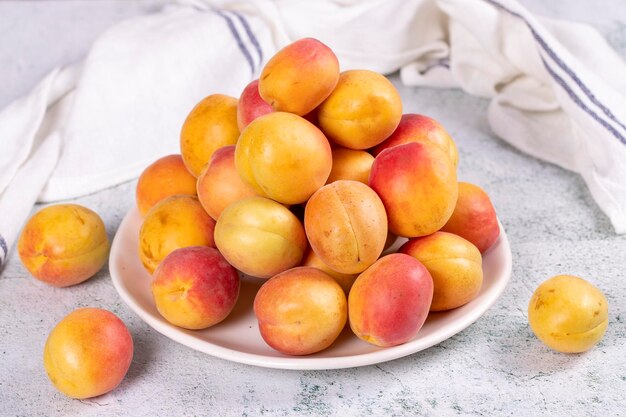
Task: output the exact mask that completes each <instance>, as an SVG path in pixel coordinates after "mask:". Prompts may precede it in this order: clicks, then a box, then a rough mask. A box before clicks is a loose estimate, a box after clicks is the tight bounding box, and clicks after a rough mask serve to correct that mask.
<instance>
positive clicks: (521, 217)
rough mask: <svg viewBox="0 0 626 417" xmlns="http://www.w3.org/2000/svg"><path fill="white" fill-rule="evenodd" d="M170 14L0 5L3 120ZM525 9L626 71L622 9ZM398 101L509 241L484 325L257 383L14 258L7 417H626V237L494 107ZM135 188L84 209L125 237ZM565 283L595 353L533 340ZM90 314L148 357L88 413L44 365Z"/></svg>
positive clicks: (4, 375)
mask: <svg viewBox="0 0 626 417" xmlns="http://www.w3.org/2000/svg"><path fill="white" fill-rule="evenodd" d="M162 3H163V1H144V2H137V1H133V2H121V1H91V2H80V1H74V2H69V1H62V2H6V1H5V2H0V62H1V63H2V65H1V66H0V86H1V88H0V107H3V106H4V105H6V104H7V103H8V102H10V101H11V100H13V99H14V98H16V97H17V96H19V95H20V94H23V93H25V92H27V91H28V90H29V89H30V88H31V86H32V85H33V84H34V83H35V82H36V81H37V80H38V79H39V78H40V77H41V76H42V75H43V74H45V73H46V72H47V71H48V69H50V68H51V67H52V66H53V65H56V64H59V63H67V62H71V61H73V60H75V59H78V58H79V57H80V56H82V54H83V53H84V52H85V50H86V48H87V47H88V45H89V44H90V42H91V41H92V40H93V39H94V37H95V36H96V35H97V34H98V33H100V32H101V31H102V30H103V29H105V28H106V27H108V26H109V25H111V24H113V23H114V22H116V21H119V20H121V19H124V18H126V17H129V16H132V15H135V14H139V13H145V12H147V11H150V10H154V9H155V8H158V6H159V5H160V4H162ZM522 3H523V4H526V5H527V6H528V7H529V8H530V10H532V11H534V12H536V13H540V14H545V15H548V16H554V17H557V16H558V17H562V18H568V19H573V20H578V21H582V22H587V23H591V24H593V25H594V26H596V27H597V28H598V29H599V30H600V31H601V32H602V33H604V35H605V36H606V37H607V39H608V40H609V42H610V43H611V44H612V45H613V46H614V47H615V48H616V49H617V50H618V51H619V52H620V53H621V55H622V56H624V57H626V6H624V3H623V0H602V1H595V2H590V1H585V0H578V1H573V0H570V1H565V0H562V1H553V2H546V4H544V2H542V1H541V0H523V1H522ZM393 80H394V82H396V84H398V80H397V78H393ZM400 91H401V94H402V97H403V99H404V102H405V107H406V111H410V112H420V113H424V114H428V115H430V116H433V117H435V118H436V119H439V120H440V121H441V122H442V123H443V124H444V125H445V126H446V127H447V128H448V130H449V131H450V133H451V134H452V136H453V137H454V138H455V139H456V141H457V144H458V146H459V151H460V154H461V161H460V165H459V177H460V179H462V180H466V181H470V182H475V183H477V184H480V185H481V186H483V187H484V188H485V189H486V190H487V191H488V192H489V194H490V195H491V197H492V199H493V201H494V203H495V206H496V209H497V211H498V214H499V216H500V219H501V220H502V222H503V224H504V226H505V228H506V230H507V233H508V236H509V239H510V241H511V247H512V250H513V257H514V261H513V262H514V263H513V277H512V280H511V283H510V285H509V287H508V288H507V289H506V291H505V292H504V294H503V296H502V297H501V298H500V300H499V301H498V302H497V303H496V304H495V306H494V307H493V308H491V309H490V310H489V311H488V312H487V313H486V314H485V315H484V316H483V317H482V318H481V319H479V320H478V321H477V322H476V323H475V324H473V325H472V326H470V327H469V328H468V329H466V330H464V331H463V332H461V333H459V334H457V335H456V336H454V337H452V338H450V339H448V340H446V341H445V342H443V343H441V344H439V345H437V346H434V347H432V348H430V349H428V350H426V351H422V352H419V353H417V354H414V355H411V356H408V357H405V358H402V359H398V360H395V361H391V362H387V363H382V364H379V365H375V366H368V367H362V368H356V369H346V370H334V371H283V370H272V369H263V368H255V367H252V366H247V365H240V364H237V363H231V362H227V361H224V360H221V359H216V358H213V357H211V356H208V355H205V354H202V353H199V352H196V351H193V350H191V349H189V348H186V347H184V346H181V345H179V344H177V343H175V342H173V341H171V340H169V339H167V338H165V337H164V336H161V335H160V334H158V333H157V332H156V331H154V330H152V329H151V328H149V327H148V325H147V324H145V323H144V322H143V321H141V320H140V319H139V318H138V317H137V316H136V315H135V314H134V313H133V312H132V311H131V310H130V309H129V308H128V307H126V305H125V304H123V302H122V301H121V299H120V298H119V296H118V295H117V293H116V292H115V290H114V288H113V285H112V284H111V280H110V277H109V274H108V271H107V270H106V269H105V270H103V271H101V272H100V273H99V274H98V275H97V276H96V277H95V278H92V279H91V280H89V281H87V282H86V283H84V284H81V285H79V286H76V287H72V288H67V289H54V288H51V287H48V286H46V285H44V284H41V283H39V282H37V281H36V280H34V279H32V278H31V277H30V276H29V275H28V273H27V272H26V271H25V270H24V268H23V267H22V265H21V264H20V262H19V260H18V258H17V256H15V254H13V255H12V257H11V258H10V260H9V263H8V265H7V267H6V269H5V270H4V271H3V272H2V275H1V276H0V415H2V416H57V415H66V416H79V415H80V416H96V415H105V416H138V417H139V416H160V415H163V416H165V415H167V416H170V415H180V416H187V415H189V416H191V415H211V416H257V415H270V416H274V415H277V416H287V415H293V416H306V415H315V416H318V415H319V416H326V415H343V416H352V415H386V416H396V415H407V416H412V415H431V416H448V415H463V416H480V415H485V416H487V415H489V416H490V415H503V416H507V415H511V416H534V415H553V416H563V415H568V416H572V417H575V416H599V415H602V416H619V415H622V416H623V415H625V413H626V400H625V399H624V393H625V392H626V359H625V355H624V353H625V352H626V343H625V341H626V331H625V328H624V320H625V317H624V315H625V313H626V312H625V307H624V306H625V305H626V272H625V270H626V237H624V236H621V237H620V236H616V235H614V233H613V231H612V229H611V226H610V224H609V222H608V220H607V218H606V217H605V216H604V215H603V214H602V213H601V212H600V211H599V209H598V207H597V206H596V205H595V203H594V202H593V200H592V199H591V197H590V195H589V193H588V191H587V189H586V188H585V186H584V183H583V182H582V180H581V179H580V178H579V177H578V176H577V175H574V174H572V173H570V172H567V171H564V170H562V169H560V168H557V167H555V166H552V165H548V164H546V163H543V162H540V161H537V160H535V159H533V158H531V157H529V156H526V155H524V154H522V153H521V152H518V151H517V150H515V149H513V148H512V147H510V146H508V145H507V144H505V143H503V142H502V141H500V140H499V139H497V138H496V137H494V136H493V134H492V133H491V132H490V129H489V127H488V125H487V122H486V118H485V112H486V107H487V103H486V101H484V100H481V99H476V98H472V97H468V96H466V95H464V94H462V93H460V92H456V91H438V90H431V89H413V88H411V89H408V88H403V87H400ZM625 162H626V161H625ZM134 185H135V184H134V183H127V184H123V185H120V186H118V187H115V188H112V189H108V190H105V191H102V192H99V193H97V194H93V195H90V196H86V197H84V198H81V199H78V200H76V201H77V202H78V203H80V204H83V205H85V206H87V207H90V208H92V209H94V210H96V211H97V212H98V213H100V214H101V215H102V217H103V218H104V221H105V223H106V225H107V230H108V233H109V236H110V237H111V238H112V237H113V235H114V233H115V230H116V228H117V226H118V225H119V223H120V221H121V219H122V217H123V216H124V214H125V213H126V211H127V210H128V209H129V208H130V207H131V206H132V205H133V204H134V202H133V197H134V194H133V192H134ZM559 273H570V274H576V275H580V276H583V277H585V278H587V279H588V280H589V281H591V282H593V283H594V284H596V285H597V286H598V287H600V288H601V289H602V290H603V291H604V292H605V294H606V296H607V298H608V301H609V304H610V323H609V328H608V331H607V334H606V336H605V337H604V339H603V341H602V342H601V343H600V344H599V345H598V346H597V347H596V348H595V349H593V350H591V351H590V352H588V353H586V354H581V355H563V354H557V353H554V352H552V351H550V350H548V349H547V348H546V347H545V346H543V345H542V344H541V343H540V342H539V341H538V340H537V339H536V338H535V337H534V336H533V335H532V333H531V331H530V329H529V327H528V325H527V319H526V306H527V303H528V300H529V298H530V295H531V293H532V291H533V290H534V288H535V287H536V286H537V285H538V284H539V283H540V282H541V281H543V280H545V279H547V278H548V277H550V276H552V275H555V274H559ZM83 306H99V307H103V308H107V309H109V310H111V311H113V312H114V313H116V314H117V315H119V316H120V317H121V318H122V319H123V320H124V321H125V322H126V324H127V325H128V326H129V328H130V330H131V332H132V334H133V337H134V341H135V347H136V350H135V358H134V360H133V363H132V365H131V368H130V371H129V374H128V376H127V377H126V379H125V380H124V381H123V382H122V384H121V386H120V387H119V388H118V389H116V390H115V391H113V392H112V393H110V394H108V395H104V396H101V397H98V398H96V399H92V400H84V401H76V400H70V399H67V398H65V397H64V396H63V395H61V394H59V393H58V392H56V391H55V389H54V388H53V387H52V386H51V384H50V383H49V382H48V380H47V377H46V375H45V372H44V370H43V365H42V351H43V345H44V342H45V339H46V337H47V334H48V332H49V331H50V329H51V328H52V327H53V326H54V324H55V323H56V322H57V321H58V320H60V319H61V318H62V317H63V316H65V315H66V314H67V313H68V312H70V311H71V310H73V309H75V308H78V307H83Z"/></svg>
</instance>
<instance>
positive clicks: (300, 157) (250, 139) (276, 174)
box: [235, 112, 332, 204]
mask: <svg viewBox="0 0 626 417" xmlns="http://www.w3.org/2000/svg"><path fill="white" fill-rule="evenodd" d="M235 166H236V167H237V172H239V175H240V176H241V178H242V179H243V180H244V181H245V182H246V183H248V184H250V185H251V186H252V187H253V188H254V189H255V190H256V191H257V193H259V195H262V196H263V197H268V198H271V199H272V200H276V201H278V202H280V203H284V204H298V203H303V202H305V201H306V200H307V199H308V198H309V197H310V196H311V194H313V193H314V192H315V191H316V190H317V189H318V188H320V187H321V186H322V185H324V184H325V183H326V180H327V179H328V175H329V174H330V170H331V168H332V155H331V151H330V145H329V143H328V140H327V139H326V137H325V136H324V134H323V133H322V132H321V131H320V130H319V129H318V128H317V127H315V126H314V125H313V124H312V123H310V122H308V121H306V120H304V119H303V118H302V117H300V116H296V115H295V114H291V113H284V112H275V113H270V114H266V115H265V116H261V117H259V118H258V119H256V120H254V121H253V122H252V123H250V124H249V125H248V127H247V128H246V129H245V130H244V131H243V132H242V133H241V137H240V138H239V142H238V143H237V147H236V149H235Z"/></svg>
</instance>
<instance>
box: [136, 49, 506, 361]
mask: <svg viewBox="0 0 626 417" xmlns="http://www.w3.org/2000/svg"><path fill="white" fill-rule="evenodd" d="M180 150H181V154H180V155H170V156H166V157H165V158H162V159H160V160H158V161H156V162H155V163H154V164H152V165H151V166H149V167H148V168H147V169H146V170H145V171H144V173H143V174H142V175H141V177H140V179H139V182H138V185H137V194H136V195H137V205H138V207H139V210H140V211H141V213H142V215H144V216H145V218H144V221H143V225H142V228H141V231H140V237H139V254H140V257H141V260H142V262H143V264H144V266H145V267H146V269H147V270H148V271H149V272H150V273H151V274H154V279H153V282H152V291H153V295H154V299H155V303H156V306H157V308H158V310H159V311H160V312H161V314H162V315H163V316H164V317H165V318H166V319H167V320H169V321H170V322H172V323H174V324H176V325H178V326H181V327H184V328H188V329H203V328H206V327H209V326H212V325H214V324H216V323H219V322H220V321H222V320H223V319H224V318H225V317H227V316H228V314H229V312H230V311H231V310H232V308H233V307H234V305H235V303H236V301H237V295H238V292H239V277H238V274H237V270H238V271H241V272H243V273H245V274H247V275H249V276H252V277H257V278H260V279H264V280H267V281H266V282H265V283H264V284H263V285H262V286H261V288H260V290H259V291H258V293H257V295H256V298H255V300H254V305H253V306H250V307H251V308H254V313H255V315H256V317H257V319H258V323H259V329H260V332H261V335H262V336H263V338H264V340H265V341H266V342H267V343H268V344H269V345H270V346H272V347H273V348H275V349H277V350H279V351H281V352H283V353H286V354H291V355H306V354H311V353H314V352H318V351H320V350H322V349H325V348H327V347H328V346H330V345H331V344H332V343H333V341H334V340H335V339H336V338H337V336H338V335H339V333H340V332H341V331H342V329H343V328H344V326H345V324H346V322H347V321H349V323H350V327H351V328H352V330H353V331H354V333H355V334H356V335H357V336H358V337H360V338H361V339H363V340H365V341H367V342H369V343H373V344H376V345H379V346H393V345H397V344H401V343H405V342H407V341H409V340H411V339H412V338H414V337H415V336H416V334H417V332H418V331H419V330H420V328H421V327H422V325H423V323H424V321H425V320H426V317H427V316H428V313H429V312H430V311H444V310H449V309H453V308H457V307H459V306H461V305H464V304H466V303H468V302H470V301H471V300H472V299H473V298H474V297H475V296H476V295H477V294H478V292H479V290H480V288H481V285H482V280H483V271H482V258H481V252H484V251H486V250H487V249H488V248H489V247H490V246H491V245H492V244H493V243H494V242H495V241H496V240H497V238H498V235H499V232H500V229H499V225H498V221H497V218H496V214H495V210H494V208H493V205H492V204H491V201H490V200H489V197H488V196H487V194H486V193H485V192H484V191H483V190H482V189H481V188H479V187H478V186H476V185H473V184H468V183H463V182H461V183H459V182H458V181H457V175H456V169H457V164H458V159H459V155H458V152H457V147H456V145H455V143H454V141H453V140H452V138H451V137H450V135H449V134H448V133H447V132H446V130H445V129H444V127H443V126H442V125H441V124H439V123H438V122H437V121H435V120H433V119H431V118H429V117H426V116H423V115H418V114H403V113H402V101H401V98H400V95H399V94H398V91H397V90H396V88H395V87H394V86H393V84H392V83H391V82H390V81H389V80H388V79H387V78H385V77H384V76H382V75H381V74H378V73H376V72H372V71H368V70H350V71H343V72H340V69H339V62H338V60H337V57H336V56H335V54H334V53H333V51H332V50H331V49H330V48H329V47H328V46H326V45H324V44H323V43H321V42H319V41H318V40H315V39H310V38H307V39H301V40H299V41H296V42H294V43H292V44H290V45H288V46H287V47H285V48H283V49H282V50H280V51H278V53H276V54H275V55H274V56H273V57H272V58H271V59H270V60H269V62H268V63H267V64H266V66H265V67H264V69H263V71H262V73H261V75H260V77H259V79H258V80H254V81H253V82H251V83H250V84H249V85H248V86H247V87H246V88H245V89H244V90H243V92H242V94H241V96H240V98H239V99H237V98H234V97H229V96H226V95H221V94H213V95H210V96H208V97H206V98H204V99H203V100H202V101H200V102H199V103H198V104H197V105H196V106H195V107H194V108H193V109H192V110H191V112H190V113H189V115H188V117H187V119H186V120H185V122H184V125H183V126H182V130H181V136H180ZM398 237H401V238H406V239H405V240H406V243H404V245H402V246H401V247H400V248H399V250H398V251H397V253H391V254H389V253H388V252H389V250H388V248H389V246H391V244H392V243H393V242H394V241H396V239H397V238H398ZM407 239H408V240H407ZM396 246H397V245H396ZM385 250H387V252H385V253H386V255H385V256H383V252H384V251H385Z"/></svg>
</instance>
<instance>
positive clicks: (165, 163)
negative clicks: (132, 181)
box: [135, 154, 196, 216]
mask: <svg viewBox="0 0 626 417" xmlns="http://www.w3.org/2000/svg"><path fill="white" fill-rule="evenodd" d="M176 194H190V195H195V194H196V178H195V177H194V176H193V175H191V174H190V173H189V171H188V170H187V168H186V167H185V164H184V162H183V158H182V157H181V156H180V155H177V154H175V155H167V156H164V157H163V158H159V159H157V160H156V161H154V162H153V163H152V164H150V165H149V166H148V167H147V168H146V169H144V170H143V172H142V173H141V175H140V176H139V181H137V188H136V191H135V198H136V200H137V208H138V209H139V213H141V215H142V216H145V215H146V213H147V212H148V210H150V209H151V208H152V207H153V206H154V205H155V204H156V203H158V202H159V201H161V200H163V199H164V198H167V197H170V196H173V195H176Z"/></svg>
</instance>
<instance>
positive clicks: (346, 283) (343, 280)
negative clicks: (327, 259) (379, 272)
mask: <svg viewBox="0 0 626 417" xmlns="http://www.w3.org/2000/svg"><path fill="white" fill-rule="evenodd" d="M301 266H310V267H313V268H317V269H319V270H320V271H322V272H325V273H326V274H328V275H329V276H330V277H331V278H332V279H334V280H335V281H337V284H339V285H340V286H341V288H342V289H343V292H345V293H346V296H347V295H348V294H349V293H350V288H352V284H354V281H355V280H356V278H357V277H358V274H342V273H341V272H337V271H334V270H332V269H331V268H330V267H329V266H328V265H326V264H325V263H324V262H323V261H322V260H321V259H320V257H319V256H317V255H316V254H315V252H313V250H311V249H310V248H309V249H308V250H307V251H306V253H305V254H304V258H303V260H302V265H301Z"/></svg>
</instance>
